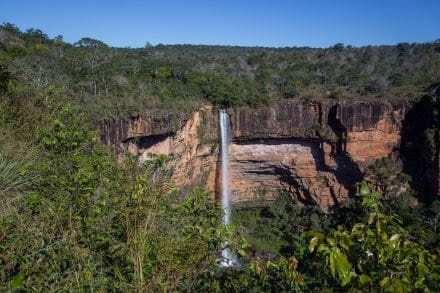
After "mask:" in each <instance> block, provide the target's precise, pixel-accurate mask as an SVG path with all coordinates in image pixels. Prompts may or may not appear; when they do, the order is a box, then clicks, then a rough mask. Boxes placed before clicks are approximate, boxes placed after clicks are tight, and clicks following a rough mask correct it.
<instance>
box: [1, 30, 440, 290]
mask: <svg viewBox="0 0 440 293" xmlns="http://www.w3.org/2000/svg"><path fill="white" fill-rule="evenodd" d="M439 81H440V42H439V41H433V42H431V43H424V44H408V43H402V44H398V45H396V46H377V47H372V46H368V47H360V48H355V47H351V46H345V45H343V44H336V45H334V46H332V47H330V48H325V49H322V48H296V47H294V48H260V47H222V46H196V45H160V44H159V45H155V46H151V45H147V46H145V48H133V49H132V48H113V47H109V46H108V45H106V44H105V43H103V42H101V41H99V40H95V39H91V38H82V39H80V40H79V41H78V42H76V43H74V44H69V43H66V42H64V41H63V37H62V36H57V37H55V38H54V39H50V38H49V37H48V36H47V35H46V34H44V33H43V32H42V31H41V30H38V29H29V30H27V31H24V32H22V31H20V30H19V29H18V28H17V27H16V26H15V25H13V24H9V23H4V24H3V25H2V26H0V132H1V136H0V290H6V291H11V292H12V291H13V292H15V291H17V292H21V291H23V292H24V291H38V292H40V291H43V292H58V291H97V292H105V291H124V292H125V291H129V292H131V291H134V292H156V291H157V292H159V291H162V292H168V291H172V292H176V291H178V292H180V291H186V292H192V291H194V292H203V291H207V292H310V291H317V292H344V291H347V292H376V291H378V292H381V291H384V292H414V291H415V292H438V291H440V258H439V255H440V251H439V244H440V201H439V199H438V198H434V199H429V200H424V201H422V200H420V201H417V200H416V199H417V198H419V197H420V198H423V197H422V195H419V194H416V192H415V191H414V190H411V189H407V190H405V192H389V193H386V192H380V191H378V190H377V189H376V188H375V186H374V185H373V184H371V183H369V182H366V181H362V182H359V183H358V184H357V186H356V188H357V192H356V196H354V197H352V198H349V199H348V200H347V201H346V202H344V203H343V204H341V205H339V206H335V207H334V208H333V209H332V210H330V211H329V212H324V211H322V210H321V209H320V208H319V207H318V206H315V205H299V204H297V203H295V202H293V201H292V200H291V198H290V196H289V195H288V194H287V193H282V192H281V193H280V194H278V196H277V199H276V201H275V203H274V204H273V205H271V206H267V207H261V208H252V209H241V210H237V211H236V212H234V215H233V224H232V225H230V226H227V227H225V226H224V225H222V223H221V216H222V213H223V211H222V209H221V207H220V206H219V204H218V203H217V202H216V201H214V199H213V197H212V195H211V194H209V192H207V191H205V190H203V189H201V188H194V189H193V190H192V191H182V190H179V189H178V188H176V187H175V185H174V184H173V181H172V180H171V178H170V170H168V169H167V168H166V161H167V160H168V159H169V158H167V157H166V156H157V157H155V158H153V159H152V160H148V161H146V162H145V163H143V164H139V163H138V161H137V160H136V158H135V157H134V156H130V155H127V157H126V158H125V159H124V160H123V161H122V162H121V161H118V160H117V154H116V153H115V152H114V150H113V149H111V148H110V147H108V146H104V145H102V144H100V142H99V139H98V138H99V133H98V132H97V130H96V129H97V127H96V124H97V122H98V121H100V120H102V119H103V118H107V117H128V116H132V115H138V114H142V113H146V112H154V113H159V112H176V111H177V112H185V111H191V110H194V109H196V108H197V107H200V106H201V105H204V104H212V105H214V106H216V107H238V106H244V105H247V106H260V105H266V104H270V103H272V102H274V101H278V100H281V99H306V100H314V99H333V100H352V99H366V100H368V99H390V100H391V101H393V100H394V99H410V100H412V99H416V98H418V97H419V95H420V93H421V92H422V91H423V89H425V88H426V87H427V86H428V85H431V84H433V83H436V82H439ZM436 119H438V120H439V119H440V117H439V116H438V115H437V116H436ZM437 122H438V121H437ZM396 164H398V162H395V161H392V160H390V159H383V160H380V161H378V162H376V164H375V165H373V166H372V167H371V170H370V172H371V173H372V174H373V175H374V176H378V177H379V178H380V180H381V181H382V182H383V184H384V185H386V184H390V182H393V184H399V182H407V181H408V180H410V178H408V175H407V174H404V173H402V172H401V171H400V169H399V168H397V167H396ZM396 182H397V183H396ZM402 184H403V183H402ZM225 245H227V246H228V247H229V249H230V250H231V251H232V253H233V254H234V255H236V256H237V258H238V262H239V265H237V266H234V267H226V268H225V267H222V266H219V265H218V261H219V258H220V254H219V252H220V251H221V249H222V248H223V247H224V246H225Z"/></svg>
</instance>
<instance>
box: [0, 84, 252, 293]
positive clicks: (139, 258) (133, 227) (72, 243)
mask: <svg viewBox="0 0 440 293" xmlns="http://www.w3.org/2000/svg"><path fill="white" fill-rule="evenodd" d="M36 109H38V110H36ZM1 110H2V113H4V114H5V115H4V116H2V118H5V119H4V120H3V119H2V120H3V121H2V124H1V125H0V126H1V127H0V128H1V129H2V131H8V132H7V133H9V135H10V137H9V139H7V140H6V141H5V142H2V141H1V140H0V142H2V143H0V153H1V157H0V158H1V160H0V166H1V172H0V173H1V174H0V176H2V177H1V184H2V185H1V186H2V192H1V193H0V197H1V202H2V209H1V213H0V238H1V239H2V241H1V242H0V252H1V253H0V266H1V267H2V270H0V283H1V284H2V285H1V286H2V287H1V288H2V289H11V290H13V289H29V290H36V291H42V290H44V291H63V290H80V291H82V290H85V291H94V290H98V291H106V290H119V291H133V290H137V291H152V290H153V291H154V290H161V291H163V290H165V291H176V290H191V288H192V287H193V286H195V283H196V280H198V279H199V278H200V276H201V275H204V274H207V273H209V272H210V271H212V270H213V268H216V267H217V265H216V260H217V252H218V251H219V249H221V247H222V245H223V243H229V246H230V249H231V250H232V251H234V253H238V252H237V251H238V250H242V249H243V247H246V246H245V242H242V241H241V240H240V237H238V236H237V234H236V232H234V230H233V228H232V227H231V228H226V227H224V226H223V225H222V224H221V221H220V219H221V210H220V208H219V207H218V206H217V204H216V203H215V202H214V201H213V200H212V199H211V197H210V195H209V194H208V193H206V192H205V191H203V190H195V191H194V192H193V193H191V194H189V195H188V196H187V199H186V200H182V198H183V197H184V196H182V194H179V193H178V191H177V190H176V189H175V188H174V187H173V186H172V184H171V181H170V180H169V177H168V173H167V172H166V170H164V168H163V166H164V162H165V161H166V160H167V159H168V158H166V157H158V158H152V160H149V161H147V162H146V163H145V164H143V165H139V164H138V163H137V162H136V160H135V158H131V157H127V158H126V160H125V161H124V162H121V163H118V162H117V161H116V158H115V156H114V154H112V152H111V151H110V150H109V149H107V148H106V147H103V146H101V145H99V144H98V143H97V142H96V134H95V132H94V131H92V130H91V129H92V128H91V127H90V125H89V124H88V123H85V122H86V120H85V118H84V117H83V116H82V115H81V114H80V113H78V112H77V111H76V110H75V108H74V107H72V106H71V105H69V103H68V102H66V101H65V100H64V99H63V98H60V97H59V96H56V95H55V94H54V92H52V93H51V94H50V95H49V96H46V97H44V96H43V97H42V98H37V99H35V100H33V101H32V103H31V105H28V106H26V107H21V108H13V107H10V105H4V106H3V105H2V107H1ZM8 117H14V119H12V120H9V119H8ZM20 121H21V122H23V121H25V122H26V121H29V122H28V123H29V124H27V125H25V126H26V127H24V128H23V129H17V130H16V131H15V132H14V131H10V130H9V129H11V128H13V126H14V124H15V123H17V122H18V123H20ZM31 123H33V124H36V125H31ZM23 137H27V138H29V139H30V140H31V141H32V142H33V143H34V144H35V145H36V147H30V146H29V144H23V150H17V149H16V148H15V152H16V153H14V146H12V145H11V146H10V144H15V143H14V140H18V141H20V140H19V138H23ZM17 144H19V143H18V142H17ZM25 151H28V153H29V155H27V156H26V155H25V154H26V152H25ZM37 160H38V162H37ZM12 192H13V195H14V197H11V193H12ZM12 199H13V200H12ZM5 203H8V204H5ZM243 245H244V246H243Z"/></svg>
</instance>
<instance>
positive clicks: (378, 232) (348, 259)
mask: <svg viewBox="0 0 440 293" xmlns="http://www.w3.org/2000/svg"><path fill="white" fill-rule="evenodd" d="M371 188H372V186H370V185H368V184H367V183H365V182H363V183H362V184H361V185H360V188H359V196H361V197H362V204H363V206H364V207H365V208H367V209H368V210H370V214H369V217H368V221H367V223H366V224H364V223H355V224H354V225H353V228H352V229H351V230H345V229H344V228H343V227H342V226H339V227H338V229H337V230H336V231H334V232H332V233H331V234H330V235H329V236H325V235H324V234H322V233H319V232H311V235H312V236H313V238H312V239H311V241H310V244H309V249H310V251H311V252H315V253H316V254H317V255H319V256H321V257H323V258H324V259H325V260H326V263H327V265H328V267H329V268H330V271H331V273H332V275H333V277H335V278H337V280H338V281H339V282H340V283H341V285H342V286H350V287H355V288H370V290H371V289H379V288H380V289H383V290H385V291H389V292H409V291H413V290H417V289H422V288H429V289H430V290H433V291H436V290H438V281H439V279H440V275H439V273H440V261H439V258H438V255H437V254H436V253H435V252H430V251H428V250H426V249H425V248H424V247H423V246H422V245H420V244H419V243H417V241H416V240H415V239H412V238H411V237H410V235H408V233H407V231H406V230H405V229H404V228H403V227H402V221H401V220H400V219H399V218H398V217H397V216H396V215H385V214H383V213H381V212H380V205H379V203H378V202H379V198H380V193H377V192H375V191H373V190H372V189H371Z"/></svg>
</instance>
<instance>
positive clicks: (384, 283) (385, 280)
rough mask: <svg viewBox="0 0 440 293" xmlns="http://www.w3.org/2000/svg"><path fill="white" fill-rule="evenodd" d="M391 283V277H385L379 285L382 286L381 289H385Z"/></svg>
mask: <svg viewBox="0 0 440 293" xmlns="http://www.w3.org/2000/svg"><path fill="white" fill-rule="evenodd" d="M389 283H390V278H389V277H385V278H383V279H382V280H381V281H380V283H379V285H380V287H381V288H384V287H386V286H387V285H388V284H389Z"/></svg>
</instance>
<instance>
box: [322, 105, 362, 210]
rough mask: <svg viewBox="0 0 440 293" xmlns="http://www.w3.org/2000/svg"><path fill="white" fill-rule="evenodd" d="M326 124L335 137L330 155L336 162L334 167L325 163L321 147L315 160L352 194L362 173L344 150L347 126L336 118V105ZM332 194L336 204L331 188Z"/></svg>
mask: <svg viewBox="0 0 440 293" xmlns="http://www.w3.org/2000/svg"><path fill="white" fill-rule="evenodd" d="M327 125H328V126H329V127H330V129H331V130H332V131H333V132H334V134H335V135H336V137H337V140H336V143H331V146H332V150H331V156H332V158H333V159H334V160H335V162H336V169H334V168H330V167H329V166H327V165H325V161H324V151H323V149H322V148H321V147H320V148H319V149H318V150H319V152H318V153H317V154H316V158H315V161H316V162H319V163H320V164H321V168H320V169H322V170H324V171H327V172H330V173H332V174H334V175H335V177H336V179H337V180H338V182H339V183H340V184H342V185H343V186H344V188H345V189H347V190H348V195H349V196H354V195H355V194H356V183H357V182H359V181H361V180H362V179H363V174H362V172H361V170H360V169H359V166H358V164H357V163H355V162H354V161H353V160H352V159H351V157H350V155H349V154H348V153H347V152H346V143H347V128H346V127H345V126H344V125H343V123H342V122H341V120H340V119H339V118H338V105H334V106H332V107H331V108H330V111H329V114H328V119H327ZM317 167H318V166H317ZM332 196H333V200H334V201H335V204H336V205H338V204H339V202H338V200H337V195H336V194H335V191H334V190H332Z"/></svg>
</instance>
